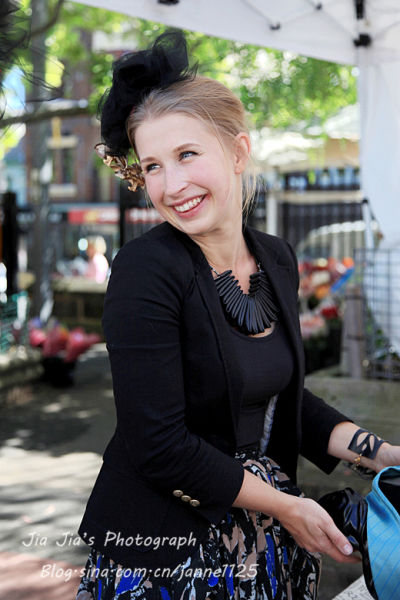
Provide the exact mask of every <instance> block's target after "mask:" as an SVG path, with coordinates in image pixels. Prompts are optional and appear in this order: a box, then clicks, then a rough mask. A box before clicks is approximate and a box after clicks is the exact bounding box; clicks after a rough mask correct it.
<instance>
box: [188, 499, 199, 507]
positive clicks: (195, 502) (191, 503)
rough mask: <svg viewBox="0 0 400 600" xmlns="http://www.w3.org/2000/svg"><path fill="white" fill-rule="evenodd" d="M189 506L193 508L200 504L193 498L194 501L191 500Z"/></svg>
mask: <svg viewBox="0 0 400 600" xmlns="http://www.w3.org/2000/svg"><path fill="white" fill-rule="evenodd" d="M189 504H190V505H191V506H200V502H199V501H198V500H196V498H193V500H190V501H189Z"/></svg>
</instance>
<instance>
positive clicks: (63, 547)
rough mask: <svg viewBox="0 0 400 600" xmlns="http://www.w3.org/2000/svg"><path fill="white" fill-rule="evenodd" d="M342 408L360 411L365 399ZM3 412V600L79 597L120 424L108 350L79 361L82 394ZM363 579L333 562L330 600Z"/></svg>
mask: <svg viewBox="0 0 400 600" xmlns="http://www.w3.org/2000/svg"><path fill="white" fill-rule="evenodd" d="M350 396H351V394H350ZM398 400H400V385H399V396H398ZM366 401H367V402H368V407H367V408H366V407H364V408H363V407H362V406H360V401H357V407H356V408H355V410H354V412H355V413H357V412H360V414H361V415H362V414H367V415H368V418H371V419H372V418H373V417H374V414H373V413H374V410H372V412H371V402H370V401H369V400H368V399H367V400H366ZM341 402H343V403H344V404H347V405H348V406H347V408H351V406H349V403H350V404H351V402H353V404H354V402H355V400H354V397H349V398H347V399H346V398H345V399H342V400H341ZM353 408H354V407H353ZM0 412H1V419H0V473H1V476H0V477H1V483H2V488H1V492H0V493H1V508H0V518H1V529H2V535H1V537H0V600H25V599H26V600H27V599H28V598H29V600H58V599H59V600H73V599H74V598H75V592H76V588H77V585H78V582H79V571H80V569H81V568H82V567H83V565H84V563H85V561H86V557H87V554H88V547H87V546H86V545H85V544H84V543H83V542H82V541H81V540H80V538H79V537H78V536H77V534H76V531H77V528H78V525H79V522H80V519H81V516H82V514H83V510H84V506H85V503H86V500H87V498H88V495H89V493H90V490H91V488H92V486H93V482H94V479H95V477H96V475H97V472H98V469H99V467H100V463H101V453H102V452H103V450H104V448H105V445H106V443H107V441H108V439H109V438H110V436H111V434H112V432H113V429H114V423H115V419H114V406H113V399H112V390H111V378H110V374H109V368H108V362H107V356H106V352H105V348H104V346H103V345H98V346H96V347H94V348H93V349H92V350H91V351H90V352H89V353H88V354H87V355H86V356H85V357H84V360H82V361H81V362H80V363H79V364H78V366H77V368H76V372H75V385H74V386H73V387H70V388H67V389H56V388H53V387H50V386H48V385H47V384H45V383H36V384H34V385H32V386H30V387H25V388H21V389H20V390H17V391H16V392H14V393H13V394H12V396H10V397H9V398H8V404H6V405H4V403H3V405H1V404H0ZM381 412H382V413H384V422H382V423H380V426H378V427H376V428H375V429H376V431H379V432H381V431H382V427H383V431H382V434H383V435H384V436H387V437H391V439H393V436H395V437H396V436H397V441H398V442H400V439H399V436H400V428H399V421H400V416H399V410H398V404H397V408H396V406H395V403H393V402H392V404H390V403H389V405H385V411H381V410H380V409H379V407H378V408H377V409H376V410H375V417H376V415H377V414H378V413H381ZM374 420H376V419H375V418H374ZM367 421H368V419H367ZM300 479H301V482H302V486H303V489H304V488H308V489H307V490H306V491H309V492H310V493H312V494H313V495H314V497H318V495H320V494H321V493H324V492H325V491H328V490H332V489H335V488H338V487H343V486H344V485H352V486H353V487H356V488H357V486H358V488H357V489H360V490H361V491H363V490H364V491H367V490H368V484H367V486H366V487H365V484H364V483H363V482H362V481H361V480H358V478H357V477H355V476H354V475H353V474H352V473H350V472H349V470H348V469H346V468H345V466H341V467H340V468H339V469H337V472H336V474H335V476H334V477H331V478H328V477H326V476H324V475H323V474H321V473H320V472H319V471H317V470H313V469H312V468H309V467H307V468H306V467H302V470H301V474H300ZM304 482H306V483H304ZM360 482H361V483H360ZM360 486H361V487H360ZM363 486H364V488H363ZM360 575H361V567H359V566H358V565H356V566H355V567H354V566H351V568H348V567H344V566H343V565H337V564H336V563H333V561H332V562H329V561H326V562H325V568H324V573H323V580H322V584H321V588H320V600H332V598H334V597H335V596H336V594H338V593H339V592H340V591H342V590H343V589H344V588H345V587H346V586H348V585H350V583H352V582H353V581H354V580H356V579H357V578H358V577H359V576H360ZM359 597H360V598H361V597H362V596H359ZM341 600H342V597H341Z"/></svg>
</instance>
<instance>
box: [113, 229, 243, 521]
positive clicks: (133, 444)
mask: <svg viewBox="0 0 400 600" xmlns="http://www.w3.org/2000/svg"><path fill="white" fill-rule="evenodd" d="M193 278H194V273H193V268H192V267H191V262H190V260H189V259H187V260H186V264H185V260H184V258H183V257H182V256H179V255H177V252H176V251H175V252H172V251H171V248H169V247H168V245H167V244H166V243H163V242H162V241H160V240H154V239H153V240H152V239H150V240H148V239H147V240H146V239H144V238H138V239H135V240H133V241H132V242H129V243H128V244H126V245H125V246H124V247H123V248H122V249H121V250H120V251H119V253H118V255H117V256H116V257H115V259H114V262H113V265H112V272H111V277H110V281H109V285H108V289H107V294H106V299H105V303H104V313H103V320H102V323H103V329H104V334H105V339H106V343H107V349H108V352H109V359H110V365H111V372H112V379H113V388H114V397H115V403H116V411H117V426H118V427H119V428H120V430H121V432H122V435H123V438H124V442H125V444H126V451H127V452H128V454H129V457H130V459H131V461H132V464H133V465H134V469H135V470H136V471H137V472H138V474H139V475H140V476H142V478H144V479H145V480H146V481H147V483H148V485H149V486H151V487H153V488H155V489H157V490H159V491H162V492H165V493H166V494H168V496H172V494H173V491H174V490H176V489H179V490H182V491H183V493H184V494H186V495H188V496H190V497H191V498H192V499H196V500H198V501H199V503H200V504H199V505H198V506H196V507H195V506H191V505H190V504H189V503H188V506H190V508H191V509H192V510H194V511H197V513H199V514H200V515H202V516H203V517H204V518H206V519H207V520H208V521H209V522H211V523H218V522H219V521H220V520H221V519H222V517H223V516H224V514H225V513H226V512H227V510H229V508H230V507H231V506H232V504H233V501H234V500H235V498H236V496H237V495H238V493H239V490H240V488H241V485H242V482H243V477H244V468H243V466H242V464H241V462H240V461H238V460H236V459H235V458H233V457H231V456H229V455H227V454H225V453H223V452H222V451H220V450H218V449H217V448H215V447H214V446H212V445H211V444H209V443H207V442H206V441H205V440H204V439H202V438H201V437H200V436H198V435H195V434H193V433H191V432H190V431H189V430H188V429H187V427H186V425H185V390H184V380H183V373H182V356H181V343H180V311H181V306H182V302H183V301H184V297H185V294H186V293H187V291H188V289H190V286H191V285H193ZM177 501H180V500H179V499H178V498H177Z"/></svg>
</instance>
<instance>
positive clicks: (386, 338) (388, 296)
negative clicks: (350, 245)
mask: <svg viewBox="0 0 400 600" xmlns="http://www.w3.org/2000/svg"><path fill="white" fill-rule="evenodd" d="M355 280H356V281H357V282H358V284H359V289H360V292H361V298H362V303H361V306H362V322H363V329H364V333H365V341H364V344H365V347H364V355H365V358H364V360H363V364H362V366H363V368H364V374H365V375H366V376H367V377H373V378H382V379H393V380H400V249H382V250H381V249H378V250H367V249H365V248H359V249H357V250H356V251H355Z"/></svg>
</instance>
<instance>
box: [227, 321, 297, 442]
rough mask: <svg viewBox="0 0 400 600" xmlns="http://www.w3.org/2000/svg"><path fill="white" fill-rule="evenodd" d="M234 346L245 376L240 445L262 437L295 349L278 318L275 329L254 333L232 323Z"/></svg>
mask: <svg viewBox="0 0 400 600" xmlns="http://www.w3.org/2000/svg"><path fill="white" fill-rule="evenodd" d="M229 330H230V332H231V341H232V347H233V348H234V351H235V353H236V354H237V356H238V363H239V365H240V370H241V375H242V378H243V400H242V404H241V409H240V418H239V427H238V447H239V448H242V447H244V446H248V445H249V444H254V443H257V442H258V441H260V439H261V436H262V434H263V424H264V416H265V409H266V407H267V405H268V402H269V399H270V398H271V397H272V396H275V394H279V393H280V392H281V391H282V390H284V389H285V387H286V386H287V385H288V384H289V382H290V380H291V378H292V375H293V368H294V359H293V353H292V350H291V348H290V344H289V340H288V337H287V333H286V331H285V327H284V326H283V325H282V323H280V322H279V321H277V322H276V323H275V326H274V329H273V331H272V332H271V333H270V334H268V335H265V336H260V337H252V336H248V335H245V334H243V333H240V332H239V331H237V330H235V329H234V328H233V327H229Z"/></svg>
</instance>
